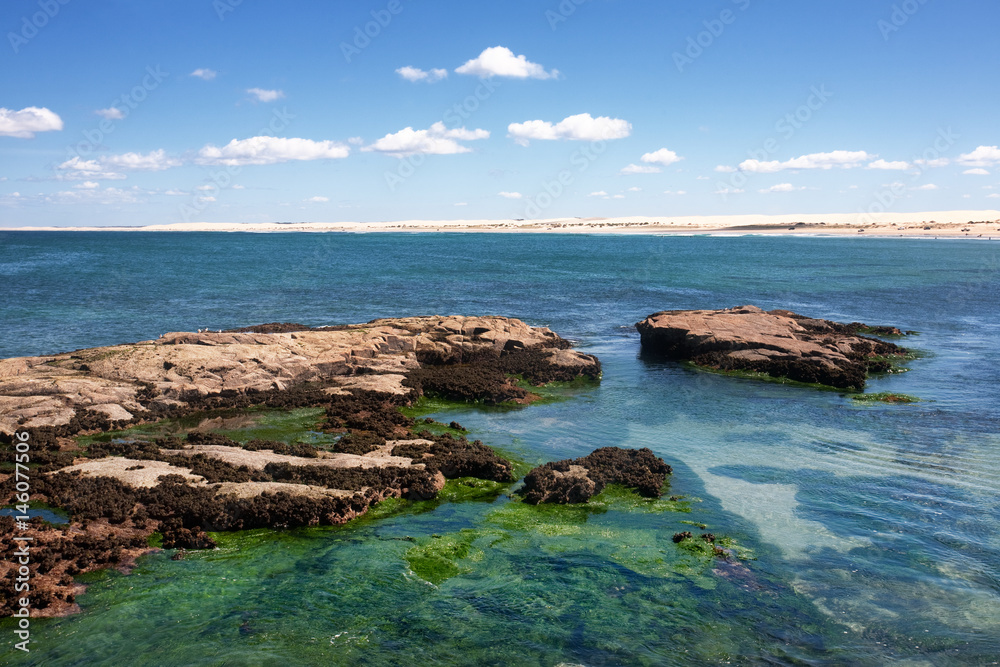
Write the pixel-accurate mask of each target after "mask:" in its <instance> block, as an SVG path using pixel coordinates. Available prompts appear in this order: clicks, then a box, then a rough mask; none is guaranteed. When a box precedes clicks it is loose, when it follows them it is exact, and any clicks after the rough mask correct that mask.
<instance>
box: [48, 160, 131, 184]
mask: <svg viewBox="0 0 1000 667" xmlns="http://www.w3.org/2000/svg"><path fill="white" fill-rule="evenodd" d="M56 169H57V170H59V171H60V172H62V173H59V174H57V175H56V178H58V179H59V180H61V181H90V180H111V181H120V180H122V179H123V178H125V174H120V173H118V172H114V171H108V170H107V169H106V168H105V167H104V166H103V165H102V164H101V163H100V162H98V161H97V160H84V159H81V158H80V156H79V155H77V156H75V157H73V158H71V159H69V160H66V161H65V162H63V163H62V164H60V165H58V166H57V167H56Z"/></svg>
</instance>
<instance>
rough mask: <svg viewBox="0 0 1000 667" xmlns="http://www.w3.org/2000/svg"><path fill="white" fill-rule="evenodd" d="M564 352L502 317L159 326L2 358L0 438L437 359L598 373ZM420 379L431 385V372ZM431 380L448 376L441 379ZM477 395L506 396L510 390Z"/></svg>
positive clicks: (541, 331)
mask: <svg viewBox="0 0 1000 667" xmlns="http://www.w3.org/2000/svg"><path fill="white" fill-rule="evenodd" d="M568 348H569V343H568V342H567V341H565V340H563V339H562V338H560V337H559V336H558V335H556V334H555V333H554V332H552V331H550V330H549V329H547V328H535V327H530V326H528V325H527V324H525V323H524V322H522V321H520V320H516V319H510V318H504V317H408V318H399V319H380V320H374V321H372V322H369V323H367V324H358V325H348V326H339V327H331V328H319V329H310V328H308V327H303V326H302V325H282V324H268V325H261V326H260V327H248V328H247V329H244V330H234V331H229V332H199V333H187V332H175V333H167V334H163V335H162V336H161V337H160V338H158V339H156V340H149V341H143V342H140V343H135V344H131V345H113V346H110V347H100V348H92V349H86V350H78V351H76V352H72V353H68V354H57V355H52V356H43V357H19V358H13V359H4V360H0V434H3V433H6V434H10V433H12V432H13V431H14V430H15V429H18V428H33V427H43V426H49V427H57V428H59V429H60V433H61V434H63V435H71V434H72V433H75V432H79V431H82V430H101V429H106V428H110V427H111V426H112V425H113V424H114V423H116V422H117V423H118V425H120V424H123V423H130V422H134V421H137V420H140V419H153V418H157V417H159V416H163V415H166V414H173V415H176V414H182V413H184V412H187V411H192V410H195V409H200V408H205V407H219V406H221V405H224V404H226V401H227V400H228V401H229V402H230V403H234V402H235V403H236V404H238V403H239V401H238V400H237V399H238V398H239V397H243V396H261V395H264V394H267V393H271V394H274V393H282V392H286V391H287V390H289V389H292V388H296V387H303V386H312V387H317V386H318V387H322V388H323V389H324V391H325V392H326V393H327V394H337V393H344V392H347V391H350V390H354V389H357V390H365V391H369V392H379V393H383V394H399V395H405V394H408V393H410V392H411V391H412V390H413V387H412V384H413V383H410V384H411V386H407V385H406V384H404V380H406V378H407V375H408V374H411V373H413V372H414V371H417V370H419V369H427V368H430V367H434V366H442V365H449V366H455V367H456V369H457V368H458V367H460V366H465V365H467V364H468V362H470V361H476V360H478V361H483V360H492V361H493V362H494V366H495V367H497V368H500V369H501V370H502V371H503V372H513V373H517V372H520V371H519V369H518V364H514V365H513V366H511V365H510V364H508V366H510V367H509V368H507V367H502V364H501V360H504V361H505V362H506V361H509V360H516V359H517V357H518V356H521V357H523V359H522V360H521V362H520V364H519V365H520V367H523V369H527V370H529V371H530V370H536V369H538V368H541V369H543V370H544V371H546V372H547V373H548V374H549V375H552V376H555V377H559V378H560V379H561V378H562V377H563V376H570V377H575V376H576V375H579V374H585V375H591V376H595V377H596V376H597V374H598V373H599V372H600V364H599V363H598V361H597V359H596V358H594V357H592V356H589V355H585V354H581V353H579V352H576V351H573V350H570V349H568ZM456 369H452V372H455V371H456ZM446 374H447V373H446ZM446 374H445V375H446ZM440 375H441V374H439V376H440ZM542 375H545V373H542ZM425 379H426V380H427V382H428V384H430V385H434V383H435V378H425ZM498 379H499V380H501V383H506V381H507V378H506V375H504V377H503V378H498V377H497V376H496V375H495V374H493V375H491V376H490V378H487V380H488V381H494V382H495V381H496V380H498ZM415 383H416V384H417V385H418V386H419V384H420V380H419V379H418V380H415ZM437 384H439V385H443V384H446V383H445V382H444V381H443V380H441V379H440V378H438V379H437ZM482 393H483V394H484V398H487V399H490V398H496V397H499V398H500V399H501V400H505V396H507V394H511V395H512V397H514V398H516V394H517V393H518V392H516V391H513V392H499V393H497V395H496V396H493V395H492V394H491V393H490V392H489V391H485V390H484V391H483V392H482ZM213 398H214V399H216V400H215V401H214V402H213V401H212V400H210V399H213Z"/></svg>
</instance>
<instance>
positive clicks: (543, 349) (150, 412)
mask: <svg viewBox="0 0 1000 667" xmlns="http://www.w3.org/2000/svg"><path fill="white" fill-rule="evenodd" d="M569 347H570V345H569V343H568V342H567V341H565V340H563V339H562V338H560V337H559V336H557V335H556V334H555V333H553V332H552V331H550V330H549V329H545V328H532V327H529V326H528V325H526V324H524V323H523V322H521V321H519V320H514V319H508V318H502V317H449V318H442V317H413V318H402V319H393V320H375V321H373V322H369V323H368V324H364V325H350V326H342V327H332V328H323V329H310V328H309V327H303V326H301V325H294V324H281V323H275V324H268V325H261V326H257V327H248V328H247V329H242V330H234V331H229V332H218V333H201V332H199V333H170V334H164V335H163V336H161V337H160V338H159V339H157V340H153V341H144V342H142V343H136V344H133V345H115V346H111V347H103V348H94V349H88V350H79V351H77V352H74V353H70V354H59V355H52V356H45V357H27V358H15V359H5V360H0V448H2V449H4V450H5V454H7V455H12V451H13V449H14V446H13V445H14V438H13V433H15V432H19V433H27V434H28V442H29V443H30V462H31V463H32V464H33V467H32V469H31V494H30V495H31V498H30V499H31V500H32V501H42V502H46V503H49V504H50V505H53V506H56V507H60V508H63V509H65V510H67V511H68V512H69V513H70V516H71V523H70V524H68V525H65V526H62V527H59V528H56V527H52V526H48V525H47V524H44V523H41V522H39V521H32V522H30V525H28V526H19V527H16V526H15V522H14V520H12V519H8V518H3V517H0V534H2V535H3V536H5V537H9V536H10V535H11V534H12V533H14V532H15V530H16V531H17V533H18V534H20V535H21V536H25V535H28V536H31V537H32V538H33V539H34V542H33V549H34V551H33V554H34V556H33V560H32V565H31V566H30V567H31V568H32V581H33V586H34V588H33V596H32V599H33V600H34V601H35V603H34V604H33V607H32V614H33V615H60V614H64V613H70V612H72V611H74V610H75V609H76V607H75V602H74V596H75V595H76V594H78V593H79V592H80V591H81V590H82V587H81V586H80V585H79V584H76V583H75V582H74V580H73V576H75V575H76V574H79V573H81V572H86V571H90V570H94V569H99V568H102V567H111V566H117V567H127V566H128V564H129V563H130V562H131V560H132V559H134V558H135V556H137V555H139V554H141V553H144V552H145V551H148V547H147V546H146V540H147V538H148V537H149V536H150V535H151V534H152V533H153V532H154V531H158V532H160V533H162V535H163V546H164V547H165V548H179V549H185V548H192V549H199V548H210V547H212V546H214V542H213V541H212V540H211V538H210V537H209V536H208V534H207V531H218V530H240V529H248V528H259V527H274V528H284V527H294V526H305V525H317V524H339V523H343V522H345V521H348V520H350V519H352V518H354V517H356V516H358V515H360V514H363V513H364V512H365V511H367V509H368V508H369V507H370V506H371V505H372V504H373V503H376V502H379V501H380V500H383V499H385V498H389V497H397V498H398V497H405V498H412V499H418V500H423V499H429V498H433V497H435V496H436V495H437V493H438V492H439V491H440V490H441V489H442V488H443V486H444V484H445V480H446V479H447V478H457V477H465V476H471V477H479V478H481V479H489V480H493V481H498V482H513V481H514V476H513V473H512V465H511V463H510V462H509V461H506V460H505V459H503V458H501V457H500V456H498V455H497V454H496V453H495V452H494V451H493V450H492V449H490V448H489V447H487V446H485V445H484V444H483V443H481V442H479V441H478V440H477V441H474V442H469V441H468V440H467V439H466V438H465V437H464V436H462V437H458V438H456V437H453V436H451V435H448V434H445V435H434V434H431V433H430V432H427V431H421V432H420V433H419V434H416V435H415V434H414V432H413V430H414V426H415V422H414V420H413V419H412V418H410V417H407V416H406V415H404V414H403V413H402V412H400V410H399V408H400V407H401V406H404V405H408V404H410V403H411V402H412V401H413V399H415V398H416V397H418V396H419V395H421V393H423V392H427V393H435V394H440V395H444V396H447V397H451V398H456V399H463V400H477V401H483V402H487V403H490V402H492V403H496V402H502V401H517V402H530V400H531V398H532V396H531V394H530V392H529V391H528V390H527V389H525V388H524V387H523V386H521V385H519V384H518V383H516V382H515V381H513V380H512V379H511V376H512V375H519V376H521V377H523V378H524V379H525V380H526V381H527V382H529V383H534V384H542V383H545V382H549V381H552V380H572V379H574V378H576V377H578V376H581V375H582V376H587V377H591V378H597V377H599V375H600V363H599V362H598V361H597V359H596V358H595V357H593V356H590V355H586V354H581V353H579V352H575V351H573V350H571V349H569ZM253 405H265V406H269V407H272V408H275V407H276V408H291V407H304V406H312V407H323V408H325V413H326V417H325V421H324V422H323V423H322V425H321V426H320V427H319V428H322V429H323V430H326V431H327V432H330V433H335V434H343V436H342V437H341V438H340V440H338V442H337V443H335V444H334V445H333V446H332V447H329V448H320V447H316V446H313V445H309V444H304V443H294V444H287V443H283V442H269V441H261V440H251V441H249V442H242V443H241V442H237V441H234V440H231V439H229V438H227V437H225V436H222V435H220V434H216V433H204V432H197V431H195V432H191V433H189V434H188V435H187V436H186V438H184V439H181V438H178V437H171V438H158V439H143V438H142V437H135V438H130V439H116V440H112V441H110V442H96V443H94V444H92V445H91V446H90V447H87V448H85V447H81V446H80V445H79V443H78V442H77V441H76V440H75V439H73V438H72V437H71V436H74V435H77V434H80V433H93V432H96V431H103V430H110V429H112V428H120V427H123V426H127V425H130V424H136V423H140V422H144V421H152V420H158V419H161V418H164V417H182V416H185V415H188V414H191V413H194V412H197V411H199V410H205V409H211V408H232V407H237V408H239V407H249V406H253ZM428 421H432V420H428ZM454 427H457V428H454ZM453 428H454V430H457V431H461V430H462V429H461V427H460V426H459V425H458V424H453ZM8 460H12V458H11V459H8ZM11 477H12V475H9V474H0V483H4V487H3V488H4V489H8V491H7V492H5V493H4V494H2V497H0V502H3V503H10V502H11V501H12V500H13V499H14V498H15V496H14V495H13V484H6V482H7V481H9V479H10V478H11ZM18 502H21V501H20V500H18ZM3 542H4V543H5V544H9V545H13V544H14V542H13V541H12V540H10V539H5V540H3ZM11 548H13V547H11ZM8 551H9V549H8ZM14 562H15V560H14V559H5V560H0V578H4V579H6V578H7V577H9V576H10V574H11V572H12V568H13V567H15V566H14V565H13V563H14ZM10 595H12V589H10V590H8V591H7V593H5V594H4V596H0V616H7V615H10V614H11V613H12V611H13V609H14V608H15V607H14V605H15V602H14V600H13V598H11V597H10Z"/></svg>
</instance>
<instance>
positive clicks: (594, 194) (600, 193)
mask: <svg viewBox="0 0 1000 667" xmlns="http://www.w3.org/2000/svg"><path fill="white" fill-rule="evenodd" d="M587 196H588V197H607V196H608V193H607V192H605V191H604V190H598V191H597V192H591V193H590V194H589V195H587Z"/></svg>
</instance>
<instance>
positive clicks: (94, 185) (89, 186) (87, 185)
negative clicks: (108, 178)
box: [73, 181, 101, 190]
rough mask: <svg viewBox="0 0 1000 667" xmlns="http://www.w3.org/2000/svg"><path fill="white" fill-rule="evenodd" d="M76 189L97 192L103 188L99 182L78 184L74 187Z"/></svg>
mask: <svg viewBox="0 0 1000 667" xmlns="http://www.w3.org/2000/svg"><path fill="white" fill-rule="evenodd" d="M73 187H74V188H79V189H81V190H96V189H97V188H99V187H101V184H100V183H98V182H97V181H84V182H83V183H77V184H76V185H74V186H73Z"/></svg>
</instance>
